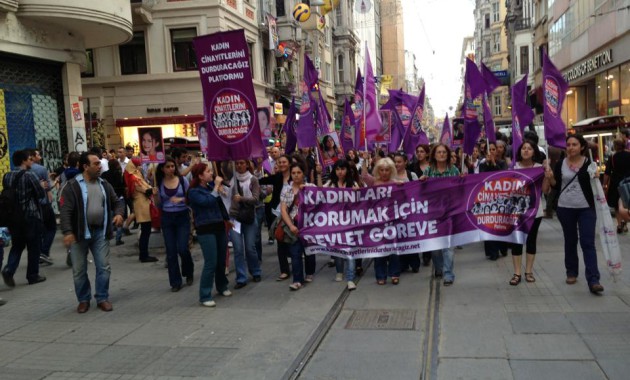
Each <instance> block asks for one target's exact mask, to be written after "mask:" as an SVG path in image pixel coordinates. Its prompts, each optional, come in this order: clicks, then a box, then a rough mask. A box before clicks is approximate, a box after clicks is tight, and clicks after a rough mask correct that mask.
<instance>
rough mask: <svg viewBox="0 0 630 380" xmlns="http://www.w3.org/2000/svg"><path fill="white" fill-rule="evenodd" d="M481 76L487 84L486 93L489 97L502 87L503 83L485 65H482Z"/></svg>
mask: <svg viewBox="0 0 630 380" xmlns="http://www.w3.org/2000/svg"><path fill="white" fill-rule="evenodd" d="M481 76H482V77H483V80H484V81H485V82H486V93H487V94H488V95H489V94H491V93H492V91H494V89H496V88H497V87H499V86H500V85H501V81H500V80H499V78H497V77H496V76H494V73H493V72H492V70H490V69H489V68H488V66H486V65H484V64H483V63H481Z"/></svg>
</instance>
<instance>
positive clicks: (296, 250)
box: [280, 162, 316, 290]
mask: <svg viewBox="0 0 630 380" xmlns="http://www.w3.org/2000/svg"><path fill="white" fill-rule="evenodd" d="M290 172H291V184H290V185H289V186H286V187H285V188H284V189H283V190H282V194H281V195H280V198H281V202H280V210H281V218H282V221H283V222H284V223H285V224H286V225H287V226H288V227H289V229H290V230H291V233H292V234H293V235H294V236H295V237H297V236H298V233H299V230H298V228H297V217H298V206H299V197H298V193H299V192H300V190H301V189H302V188H304V186H314V185H313V184H311V183H306V182H305V181H304V178H305V173H306V168H305V167H304V165H303V164H302V163H297V162H295V163H292V164H291V168H290ZM289 252H291V269H292V272H293V283H292V284H291V285H289V289H291V290H300V289H301V288H302V286H303V285H304V282H313V275H314V274H315V265H316V262H315V255H305V254H304V246H303V245H302V242H301V241H300V239H295V242H294V243H291V244H290V245H289ZM303 255H304V256H306V257H305V258H304V260H302V256H303ZM305 271H306V277H304V272H305Z"/></svg>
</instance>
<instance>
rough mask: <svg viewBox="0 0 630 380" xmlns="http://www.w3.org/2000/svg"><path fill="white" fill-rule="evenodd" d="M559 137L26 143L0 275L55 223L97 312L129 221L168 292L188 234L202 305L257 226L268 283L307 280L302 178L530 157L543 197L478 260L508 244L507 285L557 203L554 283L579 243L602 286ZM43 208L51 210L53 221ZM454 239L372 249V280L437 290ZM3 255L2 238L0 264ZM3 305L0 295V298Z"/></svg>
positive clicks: (583, 193)
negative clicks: (215, 157) (268, 263)
mask: <svg viewBox="0 0 630 380" xmlns="http://www.w3.org/2000/svg"><path fill="white" fill-rule="evenodd" d="M566 141H567V148H566V151H565V152H564V153H563V155H562V157H561V158H560V159H558V160H555V161H556V162H549V161H548V160H546V154H545V152H544V151H543V150H542V149H541V148H540V147H539V146H538V145H537V143H538V139H537V136H536V135H535V133H533V132H529V131H528V133H526V134H525V140H524V142H523V143H522V144H521V146H519V147H510V146H509V145H508V144H507V143H506V141H504V139H502V138H501V136H499V139H497V141H496V142H488V141H485V140H483V139H482V140H480V141H479V142H478V144H477V145H476V146H475V148H474V152H473V154H472V155H470V156H465V157H462V152H461V149H460V148H457V149H456V150H452V149H451V147H449V146H447V145H444V144H435V145H431V146H429V145H419V146H418V147H417V148H416V150H415V156H414V157H412V159H411V160H409V157H407V155H406V154H405V153H404V152H393V153H391V154H389V155H388V154H386V153H385V152H383V151H380V150H378V149H377V150H375V151H373V152H371V153H368V152H357V151H355V150H350V151H349V152H346V154H345V155H344V154H343V153H341V151H340V150H338V149H337V150H335V152H336V153H335V154H330V157H329V158H331V159H332V160H333V161H334V163H333V164H332V166H329V167H326V168H322V166H321V165H320V164H316V162H317V157H316V153H315V152H314V151H313V150H312V149H302V150H299V151H297V152H294V153H293V154H290V155H288V154H282V151H281V149H280V147H278V146H274V147H272V148H271V149H270V150H269V157H268V158H266V159H264V160H263V159H258V160H256V161H249V160H238V161H235V162H222V163H216V162H207V161H205V160H201V159H200V158H198V157H195V158H191V156H190V155H188V154H187V152H186V151H185V150H183V149H179V148H173V149H172V150H171V151H170V152H168V153H169V155H168V156H166V159H165V160H164V162H162V163H160V164H146V163H145V164H143V163H142V162H141V160H140V159H139V158H138V157H136V156H135V154H134V149H133V148H132V147H129V146H128V147H124V148H123V147H121V148H119V149H118V150H111V151H110V152H105V151H102V150H101V149H98V148H93V149H92V150H90V151H89V152H84V153H78V152H72V153H70V154H67V155H66V156H65V157H64V163H63V167H60V168H59V169H58V170H55V172H54V173H48V171H47V170H46V168H45V167H43V166H42V165H41V164H40V162H41V160H42V157H41V156H40V153H39V151H37V150H36V149H26V150H20V151H17V152H15V153H14V154H13V156H12V162H13V167H14V168H15V170H13V171H11V172H8V173H6V174H5V175H4V177H3V187H4V188H7V187H12V186H13V187H14V188H15V190H16V191H15V192H16V197H17V200H18V201H19V204H20V207H21V208H22V211H23V213H24V216H25V218H26V221H27V222H26V223H25V224H24V226H22V227H19V228H18V227H12V228H11V231H10V232H11V236H12V245H11V249H10V252H9V255H8V260H7V262H6V264H5V265H4V267H3V268H2V277H3V280H4V283H5V284H6V285H7V286H9V287H15V285H16V284H15V280H14V278H13V277H14V274H15V272H16V270H17V268H18V265H19V262H20V257H21V254H22V251H23V250H24V249H26V250H27V270H26V279H27V281H28V283H29V284H37V283H40V282H43V281H45V280H46V277H45V276H44V275H42V274H40V271H39V268H40V266H45V265H51V264H52V263H53V262H54V261H53V258H52V257H50V247H51V245H52V242H53V240H54V237H55V234H56V231H57V229H60V230H61V233H62V234H63V241H64V244H65V245H66V247H67V248H68V254H67V257H66V264H67V265H68V266H71V267H72V273H73V280H74V287H75V293H76V297H77V301H78V302H79V305H78V307H77V311H78V312H79V313H85V312H87V311H88V310H89V308H90V304H91V298H92V288H91V285H90V281H89V278H88V273H87V257H88V253H91V254H92V255H93V257H94V263H95V271H96V273H95V280H94V282H95V288H94V298H95V300H96V305H97V307H98V308H100V309H101V310H103V311H111V310H113V305H112V304H111V302H110V301H109V278H110V274H111V267H110V263H109V258H110V244H109V241H110V239H114V240H113V241H114V242H115V245H116V246H119V245H122V244H124V237H125V236H128V235H131V233H132V232H131V230H132V229H135V228H138V229H139V239H138V260H139V261H140V262H142V263H150V262H156V261H158V259H157V258H156V257H155V256H153V255H151V254H150V252H149V239H150V235H151V233H152V232H156V231H157V230H159V231H161V233H162V235H163V237H164V244H165V248H166V260H165V266H166V267H167V268H168V282H169V285H170V289H171V291H173V292H177V291H179V290H180V289H181V288H182V287H183V286H192V285H193V284H194V282H195V279H194V263H193V259H192V256H191V242H192V241H193V236H195V237H196V240H197V241H198V243H199V245H200V248H201V252H202V255H203V269H202V271H201V278H200V279H199V280H198V282H199V297H198V300H199V302H200V304H201V305H203V306H206V307H213V306H215V305H216V303H215V301H214V294H219V295H221V296H224V297H229V296H231V295H232V291H231V290H230V289H229V287H228V285H229V282H228V278H227V275H226V266H227V257H226V256H227V255H226V253H227V252H228V245H229V246H231V247H232V248H233V249H232V252H233V255H232V256H233V262H234V269H235V273H236V277H235V285H234V286H233V289H235V290H237V289H240V288H243V287H245V286H246V285H247V284H248V282H249V281H253V282H259V281H261V280H262V270H261V260H262V244H263V241H262V236H263V234H262V233H261V231H262V229H263V228H266V229H267V231H268V236H269V239H268V241H267V244H269V245H273V244H275V245H276V249H277V257H278V265H279V267H278V275H277V278H276V280H277V281H284V280H288V279H290V278H292V280H291V281H289V283H290V285H289V288H290V290H293V291H297V290H299V289H301V288H302V287H303V286H305V285H306V284H308V283H310V282H312V281H313V280H314V275H315V269H316V256H315V255H305V252H304V251H305V250H304V246H303V245H302V242H301V240H300V239H299V234H300V231H299V230H298V228H297V225H298V223H297V218H298V206H299V204H298V202H299V197H298V193H299V192H300V190H301V189H302V188H303V187H304V186H313V185H317V186H324V187H334V188H353V189H358V188H362V187H368V186H377V185H383V184H399V183H405V182H409V181H416V180H419V181H431V180H434V179H435V178H441V177H449V176H464V175H469V174H475V173H480V172H488V171H501V170H507V169H508V168H513V169H515V170H519V169H525V168H533V167H544V170H545V176H544V181H543V186H542V191H543V193H544V194H545V195H547V194H550V196H549V199H548V200H549V203H550V204H549V206H547V205H545V204H544V203H545V202H541V203H540V206H539V208H538V210H537V213H536V218H535V222H534V224H533V227H532V229H531V231H530V232H529V235H528V238H527V242H526V244H524V245H517V244H510V243H505V242H500V241H484V249H485V253H486V257H487V258H488V259H489V260H497V259H498V258H499V257H501V256H507V254H508V251H509V250H511V251H512V262H513V266H514V274H513V276H512V277H511V278H510V279H509V281H508V283H509V284H510V285H513V286H516V285H518V284H519V283H520V282H521V279H523V278H524V280H525V281H526V282H535V281H536V279H535V277H534V274H533V264H534V258H535V255H536V251H537V249H536V240H537V234H538V228H539V226H540V223H541V219H542V217H543V215H546V214H547V215H548V210H549V209H550V208H551V204H552V203H553V204H557V208H556V213H557V216H558V219H559V221H560V224H561V226H562V231H563V234H564V244H565V267H566V283H567V284H575V283H576V282H577V278H578V274H579V260H578V254H577V243H578V242H579V243H580V246H581V248H582V252H583V259H584V266H585V276H586V280H587V285H588V288H589V290H590V291H591V292H593V293H600V292H602V291H603V290H604V288H603V286H602V285H601V284H600V281H599V279H600V274H599V270H598V265H597V254H596V249H595V223H596V214H595V211H594V195H593V191H592V190H591V186H590V180H591V178H594V177H596V176H598V175H599V172H598V171H597V169H596V164H595V163H594V162H592V160H591V158H589V156H588V154H587V151H588V144H587V142H586V141H585V140H584V138H582V137H581V136H578V135H570V136H569V137H567V139H566ZM626 146H627V144H626V142H625V141H623V140H619V141H615V154H614V155H613V156H611V158H610V159H609V163H608V165H607V169H606V173H605V175H604V189H605V190H607V191H608V198H609V199H608V200H609V204H610V205H611V207H614V208H615V210H616V216H617V221H618V229H617V231H618V232H619V233H623V232H624V231H627V229H626V228H627V227H626V225H625V223H626V221H627V220H628V219H629V218H630V212H629V211H628V207H629V205H627V204H623V202H621V201H620V200H619V194H618V193H616V188H615V187H616V186H617V184H618V183H619V182H620V181H621V180H622V179H623V178H624V177H627V176H628V174H629V173H630V166H629V165H630V164H629V163H630V152H629V151H628V150H627V149H626ZM511 149H517V150H516V154H515V157H516V159H515V162H514V163H512V162H510V157H512V154H511V151H510V150H511ZM327 152H328V151H327ZM330 152H332V149H331V150H330ZM330 152H328V153H330ZM554 193H555V196H551V195H553V194H554ZM54 194H57V195H56V196H55V195H54ZM541 198H542V199H543V200H544V199H545V198H546V197H544V196H543V197H541ZM54 210H59V211H58V213H59V219H60V223H59V224H60V225H59V226H58V225H57V221H56V216H55V211H54ZM156 210H157V211H156ZM278 226H280V228H278ZM278 230H281V231H282V234H281V235H282V240H278V239H279V238H278V239H276V236H277V234H276V233H275V232H276V231H278ZM0 247H1V246H0ZM455 248H461V247H448V248H444V249H441V250H438V251H434V252H422V253H421V256H420V254H417V253H416V254H408V255H389V256H386V257H378V258H375V259H374V273H375V278H376V282H377V284H379V285H385V284H386V282H387V279H388V278H389V279H391V283H392V284H394V285H396V284H399V282H400V277H401V273H402V272H405V271H407V270H411V272H413V273H417V272H418V271H419V269H420V267H421V266H422V265H424V266H429V265H431V262H433V272H432V274H433V276H434V277H436V278H442V281H443V285H444V286H450V285H453V283H454V281H455V274H454V252H455V251H454V249H455ZM523 249H525V254H526V259H525V268H524V271H523V270H522V254H523ZM3 258H4V248H3V247H2V248H0V263H2V262H3ZM289 258H290V261H291V263H290V264H289ZM362 264H363V263H362V260H360V259H352V258H350V259H341V258H335V259H334V262H333V263H332V264H331V265H332V266H335V267H336V271H335V272H336V274H335V277H334V279H335V281H339V282H341V281H344V278H345V281H346V287H347V289H348V290H354V289H356V288H357V283H356V281H355V279H356V277H357V276H360V275H362V274H363V266H362ZM3 303H4V301H2V300H1V299H0V304H3Z"/></svg>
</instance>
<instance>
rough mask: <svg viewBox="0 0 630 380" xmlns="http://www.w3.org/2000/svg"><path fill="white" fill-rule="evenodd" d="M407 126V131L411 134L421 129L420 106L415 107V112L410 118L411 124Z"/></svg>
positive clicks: (415, 133) (414, 134)
mask: <svg viewBox="0 0 630 380" xmlns="http://www.w3.org/2000/svg"><path fill="white" fill-rule="evenodd" d="M409 128H411V129H410V130H409V132H410V133H411V134H412V135H413V136H416V135H417V134H418V133H420V132H421V131H422V107H418V108H416V113H415V115H414V117H413V119H412V120H411V126H410V127H409Z"/></svg>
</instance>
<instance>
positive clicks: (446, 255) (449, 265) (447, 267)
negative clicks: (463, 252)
mask: <svg viewBox="0 0 630 380" xmlns="http://www.w3.org/2000/svg"><path fill="white" fill-rule="evenodd" d="M454 254H455V253H454V252H453V248H443V249H439V250H437V251H433V252H432V253H431V259H432V260H433V266H434V268H435V270H436V271H442V274H443V276H444V281H455V273H453V267H454V266H455V264H454V263H453V255H454Z"/></svg>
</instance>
